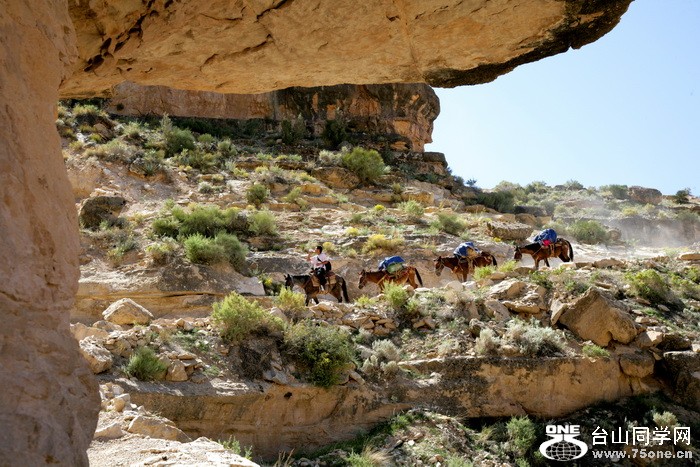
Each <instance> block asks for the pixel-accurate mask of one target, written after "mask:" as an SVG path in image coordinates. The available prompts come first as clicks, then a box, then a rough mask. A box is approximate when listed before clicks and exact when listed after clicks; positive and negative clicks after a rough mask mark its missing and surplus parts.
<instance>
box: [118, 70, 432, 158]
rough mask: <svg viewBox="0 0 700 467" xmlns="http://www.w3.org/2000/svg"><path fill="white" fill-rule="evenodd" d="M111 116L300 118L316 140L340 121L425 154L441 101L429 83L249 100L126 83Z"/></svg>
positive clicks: (299, 91)
mask: <svg viewBox="0 0 700 467" xmlns="http://www.w3.org/2000/svg"><path fill="white" fill-rule="evenodd" d="M109 111H110V112H111V113H116V114H121V115H164V114H168V115H174V116H183V117H207V118H226V119H236V120H250V119H258V118H259V119H266V120H273V121H277V122H282V121H284V120H287V121H289V122H293V121H295V120H296V119H298V118H301V119H302V120H303V122H304V124H305V125H306V127H307V128H308V129H309V130H310V131H311V132H312V133H313V134H314V135H320V134H321V133H322V131H323V129H324V126H325V123H326V122H327V121H329V120H340V121H343V122H344V123H345V124H347V125H348V127H349V128H350V129H351V130H352V131H354V132H363V133H367V134H372V135H377V134H381V135H396V137H397V138H396V139H397V140H401V139H403V140H404V141H402V142H403V143H404V144H403V145H400V144H398V147H397V148H398V149H402V148H403V149H412V150H414V151H422V150H423V147H424V145H425V144H426V143H430V142H432V139H431V134H432V131H433V121H434V120H435V118H437V116H438V113H439V112H440V102H439V100H438V98H437V96H436V95H435V92H434V91H433V90H432V88H431V87H430V86H427V85H425V84H385V85H359V86H355V85H338V86H324V87H314V88H288V89H283V90H281V91H273V92H268V93H263V94H248V95H246V94H220V93H214V92H196V91H183V90H178V89H173V88H167V87H164V86H139V85H136V84H134V83H122V84H119V85H117V86H115V88H114V91H113V95H112V97H111V99H110V101H109ZM397 143H398V141H397Z"/></svg>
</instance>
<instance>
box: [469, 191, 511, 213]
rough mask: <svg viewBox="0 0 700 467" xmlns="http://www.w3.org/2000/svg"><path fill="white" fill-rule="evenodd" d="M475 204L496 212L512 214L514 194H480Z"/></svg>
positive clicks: (501, 192)
mask: <svg viewBox="0 0 700 467" xmlns="http://www.w3.org/2000/svg"><path fill="white" fill-rule="evenodd" d="M476 202H477V203H478V204H483V205H484V206H486V207H487V208H491V209H495V210H496V211H498V212H513V210H514V209H515V194H514V193H513V192H512V191H493V192H490V193H485V192H480V193H477V195H476Z"/></svg>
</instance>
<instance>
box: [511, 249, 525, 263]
mask: <svg viewBox="0 0 700 467" xmlns="http://www.w3.org/2000/svg"><path fill="white" fill-rule="evenodd" d="M522 258H523V252H522V251H521V250H520V247H519V246H516V247H515V256H513V259H514V260H515V261H520V260H521V259H522Z"/></svg>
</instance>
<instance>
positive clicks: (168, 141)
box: [163, 127, 196, 165]
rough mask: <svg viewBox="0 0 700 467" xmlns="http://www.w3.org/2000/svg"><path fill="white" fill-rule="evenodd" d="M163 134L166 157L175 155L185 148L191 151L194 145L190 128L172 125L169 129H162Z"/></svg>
mask: <svg viewBox="0 0 700 467" xmlns="http://www.w3.org/2000/svg"><path fill="white" fill-rule="evenodd" d="M163 136H164V137H165V156H166V157H173V156H176V155H178V154H180V153H181V152H182V151H183V150H185V149H188V150H190V151H193V150H194V149H195V147H196V146H195V140H194V136H193V135H192V132H191V131H190V130H182V129H180V128H176V127H172V128H171V129H170V130H169V131H165V130H164V131H163ZM188 165H189V164H188Z"/></svg>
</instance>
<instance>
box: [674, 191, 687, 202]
mask: <svg viewBox="0 0 700 467" xmlns="http://www.w3.org/2000/svg"><path fill="white" fill-rule="evenodd" d="M689 196H690V188H685V189H683V190H678V191H677V192H676V194H675V195H673V201H675V202H676V204H685V203H688V202H689V201H690V199H689Z"/></svg>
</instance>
